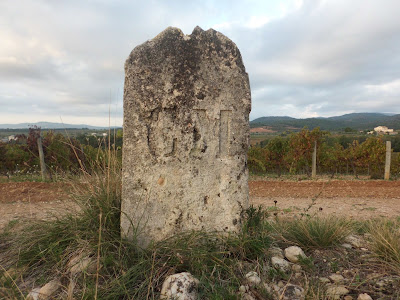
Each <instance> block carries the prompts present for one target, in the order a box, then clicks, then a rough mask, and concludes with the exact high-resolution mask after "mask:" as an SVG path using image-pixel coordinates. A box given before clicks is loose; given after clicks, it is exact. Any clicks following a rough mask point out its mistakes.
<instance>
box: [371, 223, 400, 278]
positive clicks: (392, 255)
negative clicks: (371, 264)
mask: <svg viewBox="0 0 400 300" xmlns="http://www.w3.org/2000/svg"><path fill="white" fill-rule="evenodd" d="M368 225H369V226H368V232H369V233H370V234H371V239H370V245H371V250H372V251H373V253H374V254H375V255H376V256H377V257H378V258H379V259H381V260H382V261H383V262H385V263H387V264H388V265H389V266H390V267H391V268H393V269H394V270H395V271H397V272H400V232H399V228H400V222H399V221H398V220H397V221H388V220H375V221H371V222H370V223H369V224H368Z"/></svg>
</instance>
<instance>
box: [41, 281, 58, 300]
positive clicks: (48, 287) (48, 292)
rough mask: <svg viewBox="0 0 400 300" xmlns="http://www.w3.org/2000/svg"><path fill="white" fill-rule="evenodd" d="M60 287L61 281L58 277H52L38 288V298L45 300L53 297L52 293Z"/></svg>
mask: <svg viewBox="0 0 400 300" xmlns="http://www.w3.org/2000/svg"><path fill="white" fill-rule="evenodd" d="M60 287H61V282H60V280H58V279H54V280H52V281H50V282H48V283H46V284H45V285H44V286H43V287H42V288H41V289H40V290H39V299H40V300H42V299H43V300H46V299H50V298H54V294H55V293H56V292H57V291H58V289H59V288H60Z"/></svg>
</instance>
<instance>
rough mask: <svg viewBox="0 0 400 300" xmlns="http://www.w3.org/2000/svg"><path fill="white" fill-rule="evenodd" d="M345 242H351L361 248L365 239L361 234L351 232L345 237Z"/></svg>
mask: <svg viewBox="0 0 400 300" xmlns="http://www.w3.org/2000/svg"><path fill="white" fill-rule="evenodd" d="M345 242H346V243H348V244H351V245H352V246H353V247H355V248H360V247H361V246H362V245H363V239H362V238H361V237H360V236H357V235H354V234H350V235H349V236H347V237H346V238H345Z"/></svg>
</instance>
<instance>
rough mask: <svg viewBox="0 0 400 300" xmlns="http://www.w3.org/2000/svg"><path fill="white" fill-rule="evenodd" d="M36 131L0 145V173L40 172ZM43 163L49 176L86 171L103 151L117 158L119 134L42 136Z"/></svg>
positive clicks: (37, 130)
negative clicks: (50, 174)
mask: <svg viewBox="0 0 400 300" xmlns="http://www.w3.org/2000/svg"><path fill="white" fill-rule="evenodd" d="M38 135H40V129H39V128H30V129H29V134H28V136H25V135H24V134H22V135H18V136H16V140H15V141H14V142H12V143H0V173H3V174H6V173H8V174H10V173H15V172H17V173H35V172H38V171H39V170H40V166H39V165H40V162H39V152H38V144H37V138H38ZM42 144H43V152H44V160H45V162H46V165H47V168H48V169H49V170H50V171H51V173H62V172H77V171H78V170H81V169H84V170H85V171H90V169H91V168H93V167H94V165H98V164H101V163H102V162H104V160H105V159H106V157H105V156H106V154H105V151H101V150H105V149H112V150H115V151H116V152H117V153H118V157H121V146H120V144H121V145H122V131H121V132H117V133H116V134H111V135H110V136H107V137H94V136H83V135H82V136H78V137H76V138H69V137H66V136H64V135H62V134H61V133H54V132H53V131H47V132H45V133H43V134H42Z"/></svg>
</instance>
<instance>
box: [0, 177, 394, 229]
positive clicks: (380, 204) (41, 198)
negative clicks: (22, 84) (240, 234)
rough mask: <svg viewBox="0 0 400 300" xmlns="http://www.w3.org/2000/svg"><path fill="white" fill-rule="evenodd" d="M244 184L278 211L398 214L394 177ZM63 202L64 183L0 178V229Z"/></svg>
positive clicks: (253, 199)
mask: <svg viewBox="0 0 400 300" xmlns="http://www.w3.org/2000/svg"><path fill="white" fill-rule="evenodd" d="M249 185H250V203H251V204H253V205H256V206H257V205H263V206H264V207H266V208H268V209H270V210H271V211H273V212H277V213H278V214H298V213H302V212H304V210H306V209H307V208H308V207H309V206H310V204H312V203H313V205H312V206H311V208H310V209H308V210H307V213H309V214H313V213H319V214H336V215H343V216H349V217H352V218H357V219H367V218H373V217H378V216H384V217H397V216H400V181H383V180H318V181H314V180H304V181H289V180H287V181H281V180H252V181H250V182H249ZM313 199H314V202H313ZM274 201H276V203H275V202H274ZM69 207H71V200H70V199H69V198H68V193H67V192H66V185H64V184H60V183H39V182H6V183H0V229H1V228H3V227H4V226H5V225H6V224H7V223H8V222H9V221H11V220H13V219H18V218H21V217H22V218H25V219H27V218H40V219H45V218H47V217H48V213H50V214H54V213H60V212H61V211H63V210H64V209H68V208H69ZM321 209H322V210H321Z"/></svg>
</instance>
